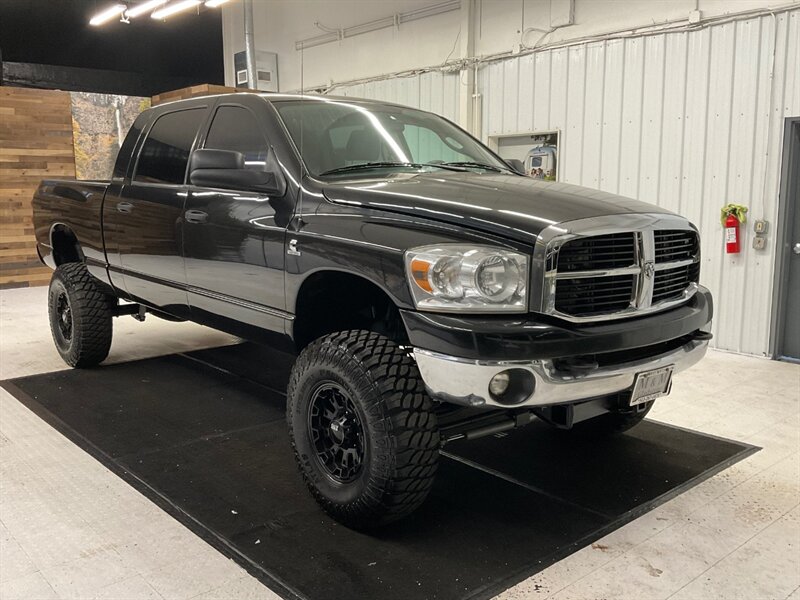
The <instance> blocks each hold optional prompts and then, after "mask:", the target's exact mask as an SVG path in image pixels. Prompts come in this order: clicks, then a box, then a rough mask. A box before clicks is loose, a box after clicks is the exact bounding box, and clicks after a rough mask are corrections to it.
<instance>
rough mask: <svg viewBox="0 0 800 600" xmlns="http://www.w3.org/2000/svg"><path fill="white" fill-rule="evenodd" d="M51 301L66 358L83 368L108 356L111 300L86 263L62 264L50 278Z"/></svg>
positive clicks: (58, 341)
mask: <svg viewBox="0 0 800 600" xmlns="http://www.w3.org/2000/svg"><path fill="white" fill-rule="evenodd" d="M47 303H48V312H49V315H50V331H51V332H52V334H53V341H54V342H55V344H56V349H57V350H58V353H59V354H60V355H61V358H63V359H64V362H66V363H67V364H68V365H70V366H71V367H77V368H81V367H92V366H94V365H97V364H99V363H101V362H102V361H103V360H105V358H106V357H107V356H108V351H109V349H110V348H111V334H112V324H111V320H112V316H111V302H110V300H109V296H108V295H106V294H104V293H103V292H102V291H100V289H99V288H98V286H97V284H96V283H95V281H94V279H93V278H92V276H91V275H90V274H89V272H88V271H87V270H86V265H84V264H83V263H65V264H63V265H60V266H59V267H58V268H57V269H56V270H55V272H54V273H53V277H52V279H51V280H50V289H49V292H48V302H47Z"/></svg>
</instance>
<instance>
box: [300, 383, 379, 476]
mask: <svg viewBox="0 0 800 600" xmlns="http://www.w3.org/2000/svg"><path fill="white" fill-rule="evenodd" d="M308 435H309V437H310V438H311V440H312V444H313V446H314V449H315V450H316V458H317V460H318V461H319V464H320V466H321V467H322V468H323V469H324V470H325V471H326V472H327V473H328V475H329V476H330V477H331V478H332V479H333V480H334V481H336V482H338V483H350V482H352V481H354V480H355V479H356V478H357V477H358V475H359V473H360V472H361V468H362V466H363V464H364V454H365V452H366V444H365V443H364V426H363V425H362V424H361V417H359V415H358V411H357V410H356V407H355V405H354V404H353V400H352V398H350V395H349V394H348V392H347V391H346V390H345V389H344V388H343V387H342V386H340V385H338V384H336V383H334V382H333V381H324V382H322V383H321V384H320V385H319V386H318V387H317V389H315V390H314V392H313V394H312V396H311V402H310V403H309V410H308Z"/></svg>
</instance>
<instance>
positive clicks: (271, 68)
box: [233, 50, 278, 92]
mask: <svg viewBox="0 0 800 600" xmlns="http://www.w3.org/2000/svg"><path fill="white" fill-rule="evenodd" d="M233 69H234V73H235V76H236V81H235V83H236V87H250V86H249V82H248V81H247V57H246V55H245V52H244V50H243V51H241V52H237V53H236V54H234V55H233ZM256 77H257V80H258V84H257V85H256V88H257V89H259V90H261V91H262V92H277V91H278V55H277V54H276V53H275V52H264V51H262V50H256Z"/></svg>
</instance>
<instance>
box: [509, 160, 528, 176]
mask: <svg viewBox="0 0 800 600" xmlns="http://www.w3.org/2000/svg"><path fill="white" fill-rule="evenodd" d="M506 164H507V165H508V166H509V167H511V168H512V169H513V170H514V171H515V172H517V173H519V174H520V175H525V174H526V173H525V164H524V163H523V162H522V161H521V160H520V159H518V158H507V159H506Z"/></svg>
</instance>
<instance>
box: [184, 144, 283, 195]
mask: <svg viewBox="0 0 800 600" xmlns="http://www.w3.org/2000/svg"><path fill="white" fill-rule="evenodd" d="M189 181H190V182H191V183H192V185H197V186H200V187H212V188H223V189H232V190H254V191H258V192H264V193H265V194H268V195H270V196H278V197H280V196H283V195H284V194H285V193H286V182H285V181H284V179H283V177H280V176H278V175H276V173H274V172H273V171H264V170H255V169H246V168H245V166H244V155H243V154H242V153H241V152H235V151H233V150H210V149H207V150H195V151H194V152H193V153H192V158H191V160H190V161H189Z"/></svg>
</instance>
